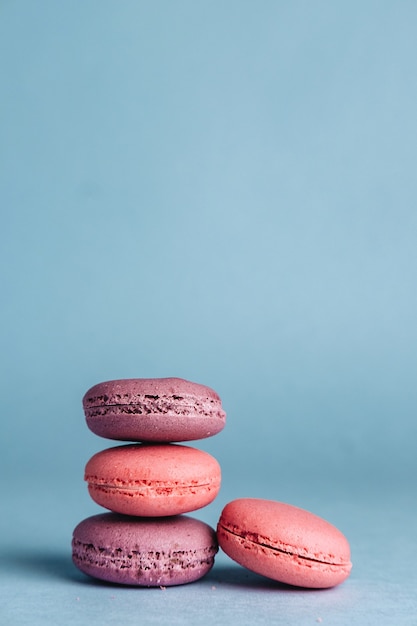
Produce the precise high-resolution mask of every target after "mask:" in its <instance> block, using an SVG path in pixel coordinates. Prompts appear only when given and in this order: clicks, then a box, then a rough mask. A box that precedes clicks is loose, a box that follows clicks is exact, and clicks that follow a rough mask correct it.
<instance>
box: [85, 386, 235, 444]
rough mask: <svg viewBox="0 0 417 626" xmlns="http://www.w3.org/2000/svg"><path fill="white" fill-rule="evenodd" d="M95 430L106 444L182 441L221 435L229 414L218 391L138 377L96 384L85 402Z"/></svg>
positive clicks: (87, 416) (88, 420)
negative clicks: (114, 440)
mask: <svg viewBox="0 0 417 626" xmlns="http://www.w3.org/2000/svg"><path fill="white" fill-rule="evenodd" d="M83 408H84V413H85V417H86V421H87V425H88V427H89V428H90V430H92V431H93V433H95V434H96V435H99V436H101V437H105V438H107V439H116V440H120V441H141V442H181V441H192V440H197V439H204V438H206V437H211V436H212V435H216V434H217V433H219V432H220V431H221V430H222V429H223V428H224V425H225V420H226V413H225V411H224V410H223V408H222V403H221V400H220V398H219V396H218V395H217V393H216V392H215V391H213V389H210V387H206V386H205V385H200V384H198V383H193V382H190V381H188V380H183V379H182V378H133V379H126V380H112V381H108V382H103V383H100V384H98V385H95V386H94V387H92V388H91V389H89V391H87V393H86V394H85V396H84V398H83Z"/></svg>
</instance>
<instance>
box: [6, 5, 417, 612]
mask: <svg viewBox="0 0 417 626" xmlns="http://www.w3.org/2000/svg"><path fill="white" fill-rule="evenodd" d="M416 36H417V5H416V3H414V2H412V1H406V0H404V1H400V2H396V3H394V2H392V3H389V2H376V1H372V0H365V2H358V1H352V2H349V3H337V2H330V1H325V0H323V1H318V2H314V3H313V2H307V1H295V2H281V1H276V2H273V1H268V0H261V1H260V2H250V1H246V0H241V1H232V0H227V1H226V2H218V1H216V0H215V1H213V2H201V1H197V2H192V1H184V0H180V1H176V2H167V1H160V2H154V3H148V2H142V1H133V0H132V1H124V2H110V1H107V0H103V1H98V0H97V1H93V0H86V1H85V2H75V3H58V2H53V1H52V0H51V1H46V0H37V1H36V2H30V1H23V0H22V1H12V0H1V1H0V48H1V49H0V76H1V82H0V84H1V87H0V90H1V98H0V133H1V134H0V210H1V229H0V233H1V246H0V259H1V268H2V272H1V285H0V289H1V291H0V293H1V308H0V342H1V343H0V349H1V354H2V359H1V368H2V371H1V376H0V380H1V387H2V391H1V394H2V412H3V434H2V437H1V439H0V458H1V478H0V480H1V484H2V494H3V498H2V499H3V504H2V509H3V511H4V512H3V515H2V516H1V517H2V520H1V528H2V531H3V539H2V546H3V547H2V554H3V557H2V559H1V561H2V562H3V567H2V568H1V563H0V568H1V575H2V577H4V582H3V583H2V584H3V588H4V589H5V590H6V592H5V596H6V599H2V601H1V603H0V616H1V615H2V614H3V615H4V616H5V617H6V618H7V620H6V621H7V623H10V624H26V623H27V624H29V623H30V624H35V623H62V624H66V623H72V624H83V623H84V622H85V623H86V622H87V621H88V620H89V619H92V616H96V617H97V619H100V620H102V622H103V620H107V621H108V623H113V622H114V623H117V621H118V620H120V619H122V620H123V621H124V623H126V624H130V623H132V624H133V623H138V620H140V621H142V623H143V620H144V619H147V620H148V622H145V623H159V622H162V621H163V620H164V619H165V618H166V614H167V611H169V614H170V616H171V619H172V623H178V624H181V623H193V624H197V623H210V622H211V623H222V622H223V623H228V620H229V621H230V619H236V620H237V619H238V620H239V621H240V622H242V623H246V622H245V620H247V623H271V622H273V623H280V624H281V623H282V624H286V623H297V624H304V623H305V624H310V623H315V622H316V620H317V619H322V621H323V623H331V624H348V623H351V621H354V620H355V619H356V620H357V623H360V624H368V623H369V624H373V623H379V624H381V623H387V624H391V623H394V622H395V623H396V624H402V623H404V624H417V593H416V591H415V589H416V583H417V574H416V573H415V570H414V568H413V567H412V562H413V559H414V560H415V558H416V557H417V545H416V544H417V542H416V539H415V529H416V523H417V506H416V487H415V485H416V480H415V477H416V472H417V460H416V456H417V455H416V435H417V427H416V419H415V408H416V400H417V391H416V374H417V330H416V317H417V290H416V278H417V246H416V240H417V210H416V197H417V177H416V163H417V116H416V104H417V79H416V76H417V44H416ZM154 376H157V377H160V376H179V377H183V378H187V379H190V380H193V381H196V382H200V383H204V384H207V385H209V386H211V387H213V388H214V389H216V391H217V392H218V393H219V394H220V396H221V397H222V400H223V404H224V408H225V409H226V411H227V414H228V421H227V426H226V428H225V430H224V431H223V432H222V433H221V434H220V435H218V436H217V437H214V438H212V439H209V440H204V441H201V442H197V443H196V444H195V445H197V446H198V447H201V448H203V449H205V450H207V451H209V452H210V453H212V454H213V455H214V456H216V458H217V459H218V460H219V462H220V463H221V466H222V470H223V486H222V490H221V493H220V496H219V497H218V499H217V500H216V501H215V502H214V503H213V504H212V505H210V506H209V507H207V509H204V510H202V511H200V512H198V513H197V514H196V515H198V516H200V517H201V518H202V519H205V520H206V521H208V522H209V523H211V524H213V525H215V524H216V521H217V519H218V516H219V514H220V511H221V508H222V506H223V505H224V504H225V503H226V502H227V501H229V500H231V499H234V498H235V497H240V496H254V497H267V498H271V499H278V500H284V501H287V502H290V503H293V504H296V505H299V506H302V507H304V508H308V509H310V510H313V511H314V512H315V513H317V514H319V515H323V516H324V517H326V518H327V519H329V520H330V521H332V522H333V523H335V524H336V525H337V526H338V527H339V528H341V530H343V532H345V534H346V535H347V537H348V539H349V540H350V542H351V546H352V558H353V562H354V569H353V572H352V576H351V578H350V579H349V580H348V581H347V582H346V583H345V584H344V585H342V586H341V587H339V588H337V589H335V590H333V591H328V592H325V593H323V592H322V593H320V594H319V593H317V592H316V593H310V594H308V593H307V594H306V592H304V593H301V592H293V591H290V590H288V589H286V588H279V587H277V586H274V585H271V584H269V583H268V581H266V582H265V581H264V580H263V579H261V578H260V577H256V576H255V575H252V574H250V573H247V572H244V571H243V570H241V568H239V567H238V566H237V565H236V566H235V565H234V564H233V563H232V562H231V561H230V560H228V559H227V558H226V557H225V556H224V555H219V557H218V566H217V567H216V568H215V569H214V570H213V572H212V574H210V575H209V577H208V578H207V579H205V580H204V581H202V582H200V583H196V584H195V585H191V586H187V587H184V588H175V589H169V590H167V591H166V592H165V595H163V596H162V597H163V598H164V599H163V600H162V599H161V593H159V595H158V592H159V590H158V592H157V590H130V589H129V590H126V589H117V588H116V589H115V588H109V587H107V586H103V585H97V584H88V583H86V581H85V578H84V577H83V576H82V575H79V574H78V572H76V571H75V570H74V568H73V567H72V564H71V562H70V548H69V542H70V538H71V533H72V529H73V527H74V526H75V525H76V524H77V523H78V522H79V521H80V520H81V519H82V518H84V517H86V516H88V515H89V514H92V513H95V512H97V511H98V507H96V505H94V503H92V502H90V500H89V498H88V495H87V494H86V487H85V485H84V484H83V470H84V465H85V463H86V461H87V460H88V458H89V457H90V456H91V455H92V454H93V453H94V452H96V451H97V450H100V449H102V448H104V447H107V446H108V445H112V444H111V442H106V441H105V440H99V439H98V438H97V437H95V436H94V435H93V434H92V433H90V432H89V431H88V429H87V428H86V426H85V422H84V417H83V413H82V408H81V398H82V396H83V394H84V392H85V391H86V390H87V389H88V388H89V387H90V386H92V385H93V384H95V383H97V382H101V381H103V380H108V379H113V378H124V377H154ZM212 587H215V589H212ZM209 592H210V593H211V595H209V596H207V594H208V593H209ZM214 592H215V593H214ZM207 597H209V598H210V601H209V602H208V601H207ZM109 598H111V600H110V599H109ZM122 598H123V599H122ZM112 603H113V604H112ZM110 605H111V606H112V607H113V608H111V607H110ZM184 605H186V606H188V607H189V609H188V610H189V611H191V614H190V615H186V614H184ZM208 611H210V612H209V613H208ZM239 611H240V613H239ZM150 616H151V617H150ZM274 620H275V621H274Z"/></svg>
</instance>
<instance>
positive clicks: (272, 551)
mask: <svg viewBox="0 0 417 626" xmlns="http://www.w3.org/2000/svg"><path fill="white" fill-rule="evenodd" d="M217 537H218V541H219V545H220V547H221V548H222V550H223V551H224V552H226V554H228V555H229V556H230V557H231V558H232V559H233V560H235V561H236V562H237V563H240V565H243V566H244V567H246V568H248V569H250V570H252V571H254V572H256V573H258V574H262V575H264V576H267V577H268V578H271V579H273V580H276V581H279V582H282V583H287V584H290V585H296V586H299V587H309V588H326V587H333V586H335V585H338V584H339V583H341V582H343V581H344V580H345V579H346V578H347V577H348V576H349V574H350V570H351V567H352V564H351V561H350V547H349V543H348V541H347V539H346V538H345V536H344V535H343V534H342V533H341V532H340V531H339V530H338V529H337V528H336V527H335V526H333V525H332V524H330V523H329V522H327V521H325V520H324V519H322V518H320V517H317V516H316V515H314V514H313V513H310V512H308V511H305V510H303V509H300V508H298V507H295V506H292V505H289V504H284V503H282V502H275V501H272V500H261V499H256V498H242V499H238V500H234V501H232V502H230V503H229V504H227V505H226V506H225V507H224V509H223V511H222V514H221V516H220V520H219V523H218V526H217Z"/></svg>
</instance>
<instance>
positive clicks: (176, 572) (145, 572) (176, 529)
mask: <svg viewBox="0 0 417 626" xmlns="http://www.w3.org/2000/svg"><path fill="white" fill-rule="evenodd" d="M217 550H218V545H217V539H216V534H215V532H214V530H213V529H212V528H211V527H210V526H208V525H207V524H205V523H204V522H201V521H200V520H197V519H193V518H191V517H188V516H186V515H179V516H174V517H168V518H167V517H163V518H158V519H149V518H148V519H144V518H139V517H129V516H126V515H117V514H116V513H102V514H101V515H94V516H92V517H89V518H87V519H85V520H83V521H82V522H81V523H80V524H78V526H77V527H76V528H75V529H74V532H73V538H72V559H73V562H74V564H75V565H76V566H77V567H78V569H80V570H81V571H82V572H84V573H85V574H88V575H89V576H93V577H94V578H98V579H101V580H105V581H108V582H113V583H119V584H122V585H138V586H142V587H144V586H147V587H154V586H159V585H164V586H165V585H182V584H184V583H190V582H194V581H195V580H198V579H200V578H201V577H202V576H204V575H205V574H207V572H208V571H210V569H211V568H212V566H213V563H214V557H215V554H216V552H217Z"/></svg>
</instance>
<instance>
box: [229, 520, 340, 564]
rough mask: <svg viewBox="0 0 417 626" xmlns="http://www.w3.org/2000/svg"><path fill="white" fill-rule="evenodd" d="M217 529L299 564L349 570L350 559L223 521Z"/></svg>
mask: <svg viewBox="0 0 417 626" xmlns="http://www.w3.org/2000/svg"><path fill="white" fill-rule="evenodd" d="M219 529H221V530H223V531H224V532H225V533H227V534H229V535H231V536H233V537H236V538H237V539H238V540H241V542H242V543H249V544H252V545H253V546H256V547H259V548H263V549H266V550H270V551H272V552H276V553H280V554H282V555H283V556H286V557H289V558H291V559H295V560H298V561H299V562H300V563H301V564H303V565H305V566H307V567H312V566H314V564H317V565H325V566H331V567H332V568H334V567H335V568H342V569H343V570H344V571H350V569H351V567H352V564H351V562H350V561H342V560H340V559H339V560H338V559H337V557H336V556H334V555H330V554H311V553H309V552H308V551H307V550H306V549H304V550H300V549H299V548H297V547H295V546H289V545H285V544H280V543H275V544H274V542H273V541H271V540H270V539H268V538H267V537H261V536H260V535H258V534H255V533H250V532H244V531H240V530H238V529H237V528H236V527H228V526H227V525H225V524H224V523H222V522H220V523H219Z"/></svg>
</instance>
